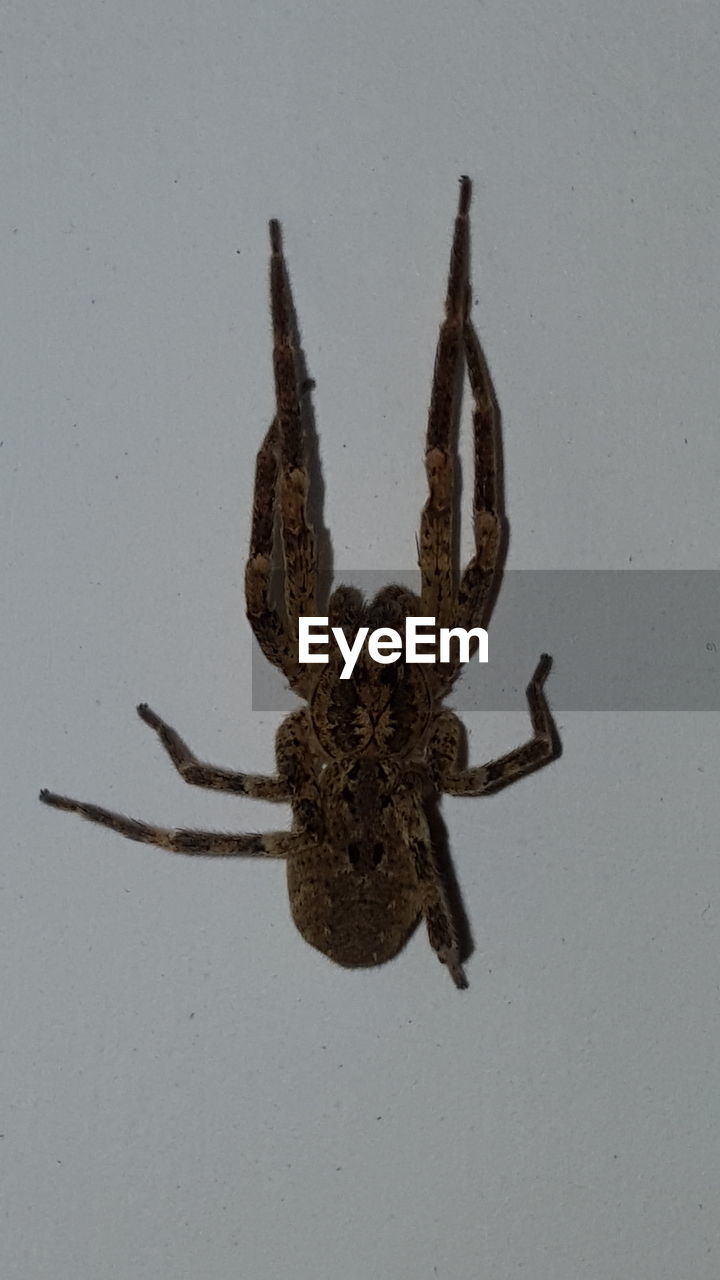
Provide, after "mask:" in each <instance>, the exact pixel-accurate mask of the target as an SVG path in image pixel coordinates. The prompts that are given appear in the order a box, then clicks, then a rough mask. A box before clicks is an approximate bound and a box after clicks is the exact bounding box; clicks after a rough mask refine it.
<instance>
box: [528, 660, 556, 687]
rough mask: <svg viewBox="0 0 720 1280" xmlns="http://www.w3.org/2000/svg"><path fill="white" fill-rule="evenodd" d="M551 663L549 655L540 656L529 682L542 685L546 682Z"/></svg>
mask: <svg viewBox="0 0 720 1280" xmlns="http://www.w3.org/2000/svg"><path fill="white" fill-rule="evenodd" d="M552 661H553V660H552V658H551V657H550V654H549V653H541V654H540V661H539V662H538V664H537V666H536V668H535V672H534V674H533V678H532V680H531V682H530V683H531V684H543V683H544V682H545V680H547V678H548V676H549V675H550V669H551V667H552Z"/></svg>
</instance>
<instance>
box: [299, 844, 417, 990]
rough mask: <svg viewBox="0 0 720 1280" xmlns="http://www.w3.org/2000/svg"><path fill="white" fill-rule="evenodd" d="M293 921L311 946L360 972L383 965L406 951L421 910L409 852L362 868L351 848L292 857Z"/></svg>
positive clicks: (317, 848)
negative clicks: (405, 947)
mask: <svg viewBox="0 0 720 1280" xmlns="http://www.w3.org/2000/svg"><path fill="white" fill-rule="evenodd" d="M288 890H289V895H290V910H291V912H292V916H293V920H294V921H295V924H296V926H297V928H298V929H299V931H300V933H301V934H302V936H303V938H304V939H305V941H306V942H309V943H310V945H311V946H312V947H315V948H316V949H317V950H318V951H322V953H323V954H324V955H326V956H329V957H330V959H331V960H334V961H335V962H336V963H337V964H340V965H343V966H344V967H345V968H349V969H354V968H361V967H363V966H370V965H375V964H382V963H383V961H385V960H390V959H392V957H393V956H395V955H397V953H398V952H399V951H400V950H401V948H402V946H403V944H404V943H405V941H406V940H407V937H408V935H409V933H410V932H411V931H412V929H413V928H414V927H415V925H416V924H417V921H418V917H419V915H420V911H421V903H420V901H419V894H418V884H417V879H416V876H415V874H414V868H413V864H412V860H411V856H410V852H409V850H407V849H405V850H403V849H402V848H400V849H395V850H393V851H392V852H391V853H389V854H388V855H387V856H386V857H385V858H383V859H382V861H381V862H380V863H379V865H378V866H376V867H372V868H371V869H368V868H367V867H366V866H363V867H362V868H360V867H359V866H358V865H353V863H352V862H351V861H350V859H349V858H348V853H347V850H346V849H336V848H334V847H333V846H332V845H327V844H317V845H309V846H308V847H306V848H303V849H302V850H301V851H299V852H297V853H295V854H293V856H292V857H290V858H289V859H288Z"/></svg>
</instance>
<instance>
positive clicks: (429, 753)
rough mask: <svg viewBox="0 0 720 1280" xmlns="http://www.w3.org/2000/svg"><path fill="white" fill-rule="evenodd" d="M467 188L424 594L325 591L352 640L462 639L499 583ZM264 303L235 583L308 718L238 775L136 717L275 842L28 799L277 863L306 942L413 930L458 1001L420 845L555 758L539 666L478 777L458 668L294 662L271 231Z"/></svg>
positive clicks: (293, 474) (184, 771) (297, 519)
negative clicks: (283, 826) (458, 453)
mask: <svg viewBox="0 0 720 1280" xmlns="http://www.w3.org/2000/svg"><path fill="white" fill-rule="evenodd" d="M470 191H471V184H470V180H469V178H467V177H463V178H461V179H460V199H459V206H458V211H457V216H456V219H455V230H454V237H453V243H452V251H451V257H450V269H449V276H448V285H447V297H446V303H445V316H444V320H443V323H442V326H441V329H440V335H439V340H438V346H437V354H436V359H435V371H434V377H433V384H432V393H431V398H430V410H429V420H428V428H427V442H426V452H425V466H426V471H427V481H428V488H429V496H428V499H427V501H426V503H425V506H424V508H423V511H422V516H421V525H420V539H419V544H418V552H419V565H420V571H421V583H422V585H421V592H420V595H419V596H417V595H415V594H414V593H413V592H411V591H409V590H407V589H406V588H404V587H400V586H396V585H391V586H386V587H384V588H383V589H382V590H381V591H379V592H378V594H377V595H376V596H375V598H374V599H373V600H372V601H369V602H367V601H366V600H365V599H364V598H363V597H362V595H361V594H360V593H359V592H358V591H356V590H355V589H354V588H350V587H345V586H339V587H337V588H336V589H335V590H334V591H333V592H332V593H331V595H330V598H329V600H328V602H327V606H326V608H327V614H328V618H329V624H330V626H338V627H341V628H342V630H343V632H344V634H345V635H346V638H347V639H349V640H352V638H353V636H354V635H355V633H356V632H357V629H358V628H359V627H360V626H363V625H365V626H369V627H371V628H380V627H397V626H398V624H399V625H400V626H402V624H403V621H404V619H405V618H406V617H409V616H418V615H420V616H430V617H433V618H434V619H435V621H436V625H437V626H463V627H465V628H468V629H469V628H471V627H473V626H475V625H477V624H478V623H479V622H480V621H483V620H485V619H486V617H487V616H489V613H490V611H491V608H492V603H493V598H494V592H495V589H496V586H497V583H498V578H499V573H500V572H501V569H502V560H503V550H504V543H505V524H504V518H503V514H502V509H501V492H500V479H499V475H498V471H499V448H500V445H499V440H498V426H497V422H496V413H495V400H494V393H493V391H492V386H491V383H490V378H489V374H488V372H487V369H486V365H485V361H484V357H483V355H482V351H481V349H480V344H479V341H478V339H477V337H476V335H475V333H474V330H473V327H472V323H471V321H470V318H469V299H470V290H469V276H468V270H469V268H468V260H469V217H468V211H469V206H470ZM270 245H271V262H270V293H271V309H272V328H273V367H274V376H275V391H276V406H277V407H276V414H275V417H274V419H273V421H272V423H271V425H270V428H269V430H268V432H267V435H266V436H265V439H264V441H263V443H262V445H261V448H260V451H259V453H258V455H257V463H256V472H255V493H254V503H253V513H252V525H251V537H250V556H249V559H248V561H247V566H246V571H245V589H246V599H247V616H248V619H249V622H250V625H251V627H252V629H253V631H254V633H255V636H256V637H257V640H258V642H259V644H260V647H261V649H262V651H263V653H264V654H265V655H266V657H267V658H268V659H269V660H270V662H271V663H273V664H274V665H275V666H276V667H278V668H279V669H280V670H281V671H282V672H283V674H284V675H285V677H286V679H287V681H288V683H289V685H290V687H291V688H292V689H293V690H294V692H295V693H296V694H298V695H299V696H300V697H301V698H302V699H303V700H304V701H305V702H306V704H307V705H306V706H304V707H302V708H301V709H300V710H298V711H294V712H293V713H292V714H290V715H289V716H287V718H286V719H285V720H284V721H283V722H282V724H281V725H280V728H279V730H278V732H277V738H276V759H277V772H276V773H275V774H274V775H272V776H267V777H266V776H261V775H257V774H248V773H235V772H233V771H231V770H228V769H223V768H217V767H216V766H214V765H211V764H204V763H202V762H201V761H200V760H198V759H197V758H196V756H195V755H193V753H192V752H191V751H190V750H189V748H188V747H187V746H186V745H185V743H184V742H183V740H182V739H181V738H180V736H179V734H178V733H176V731H175V730H174V729H172V728H171V727H170V726H169V725H168V724H166V722H165V721H164V720H162V719H161V718H160V716H158V715H156V714H155V712H154V711H151V709H150V707H148V706H147V705H146V704H145V703H142V704H141V705H140V706H139V707H138V708H137V710H138V714H139V715H140V717H141V719H142V720H144V721H145V723H146V724H147V725H149V726H150V728H151V729H154V730H155V732H156V733H157V735H158V737H159V739H160V741H161V743H162V745H163V746H164V748H165V750H166V751H167V753H168V755H169V756H170V759H171V760H172V762H173V764H174V766H175V768H176V769H177V770H178V772H179V774H180V776H181V777H182V778H183V779H184V780H185V782H189V783H192V784H193V785H194V786H200V787H208V788H210V789H211V790H215V791H229V792H233V793H235V794H236V795H244V796H253V797H256V798H257V799H262V800H278V801H286V802H289V803H290V804H291V806H292V813H293V822H292V829H291V830H290V831H272V832H266V833H265V834H262V835H258V834H242V835H226V834H221V833H219V832H206V831H190V830H167V829H165V828H162V827H156V826H151V825H150V824H149V823H146V822H139V821H136V820H135V819H134V818H127V817H124V816H123V815H122V814H118V813H113V812H111V811H110V810H108V809H101V808H99V807H98V806H97V805H94V804H85V803H83V802H82V801H79V800H71V799H68V798H67V797H65V796H60V795H56V794H54V793H53V792H50V791H41V792H40V799H41V800H42V801H44V803H45V804H49V805H53V806H54V807H55V808H56V809H65V810H68V811H70V812H73V813H78V814H80V815H81V816H82V817H84V818H88V819H89V820H90V821H91V822H98V823H101V824H102V825H104V826H107V827H111V828H112V829H113V830H114V831H118V832H120V834H121V835H124V836H127V837H128V838H129V839H131V840H139V841H143V842H144V843H146V844H154V845H159V846H160V848H162V849H168V850H171V851H173V852H176V853H186V854H202V855H218V856H224V857H233V856H252V857H271V858H285V860H286V864H287V876H288V890H289V898H290V908H291V911H292V915H293V918H294V921H295V924H296V925H297V928H298V929H299V931H300V933H301V934H302V935H303V937H304V938H305V939H306V940H307V942H309V943H310V944H311V945H312V946H313V947H316V948H317V949H318V950H319V951H321V952H323V953H324V954H325V955H326V956H328V957H329V958H330V959H331V960H334V961H336V962H337V963H338V964H340V965H343V966H345V967H348V968H354V967H361V966H371V965H378V964H382V963H384V962H385V961H387V960H389V959H391V958H392V957H393V956H395V955H396V954H397V953H398V952H399V951H400V949H401V948H402V946H403V945H404V943H405V942H406V940H407V938H408V937H409V935H410V933H411V932H412V931H413V929H414V928H415V926H416V925H417V923H418V921H419V920H420V919H421V918H424V920H425V924H426V927H427V932H428V938H429V941H430V945H431V946H432V948H433V950H434V951H435V952H436V954H437V956H438V958H439V960H440V961H441V962H442V963H443V964H444V965H446V966H447V969H448V970H449V972H450V975H451V977H452V979H453V981H454V982H455V984H456V986H457V987H459V988H462V987H465V986H467V982H466V978H465V974H464V971H463V967H462V959H463V955H462V954H461V946H460V942H459V936H458V925H457V918H456V916H455V915H454V912H453V909H452V907H451V902H450V897H449V893H448V885H447V883H446V881H445V878H444V875H443V873H442V870H441V866H440V863H439V859H438V852H437V849H436V848H435V847H434V842H433V837H432V835H431V824H430V818H431V815H432V810H433V806H434V804H435V803H436V801H437V800H438V798H439V797H440V795H441V794H442V793H445V794H447V795H453V796H482V795H488V794H490V793H492V792H496V791H499V790H500V788H502V787H505V786H507V785H508V784H509V783H511V782H515V781H517V780H518V779H519V778H522V777H524V776H525V774H528V773H531V772H532V771H533V770H535V769H539V768H541V767H542V766H543V765H546V764H548V763H549V762H550V761H551V760H553V759H554V758H555V757H556V756H557V755H558V754H559V752H560V745H559V742H558V739H557V735H556V731H555V726H554V723H553V720H552V716H551V713H550V710H549V708H548V705H547V702H546V699H545V694H544V691H543V686H544V683H545V680H546V677H547V675H548V672H549V670H550V665H551V659H550V658H549V656H548V655H547V654H543V655H542V657H541V658H540V661H539V663H538V666H537V669H536V670H535V673H534V675H533V677H532V679H531V681H530V683H529V685H528V687H527V701H528V707H529V712H530V720H531V723H532V737H531V738H530V739H529V741H527V742H526V743H525V744H524V745H523V746H521V747H518V748H517V749H516V750H514V751H511V752H509V753H508V754H507V755H504V756H501V757H500V758H499V759H496V760H493V761H492V762H491V763H489V764H484V765H478V766H475V767H472V768H466V767H464V766H463V764H462V745H463V740H464V739H463V728H462V725H461V722H460V721H459V719H458V718H457V717H456V716H455V714H454V713H453V712H452V711H450V710H448V709H447V708H445V707H443V705H442V702H443V699H444V698H445V697H446V696H447V694H448V693H449V691H450V689H451V688H452V685H453V683H454V681H455V680H456V678H457V676H458V674H459V671H460V660H459V656H458V657H457V658H455V657H454V655H451V660H450V661H449V662H446V663H445V664H443V665H432V666H431V665H426V664H423V665H416V664H409V663H407V662H404V661H403V660H402V657H400V660H399V661H397V662H395V663H394V664H393V665H382V666H380V665H378V664H377V663H376V662H374V661H373V660H372V659H371V658H370V657H369V656H368V654H367V652H364V654H363V655H361V657H360V659H359V661H358V663H357V665H356V667H355V669H354V672H353V674H352V678H351V679H349V680H341V679H340V666H341V663H340V660H339V658H338V657H337V656H335V657H333V655H332V653H331V655H330V657H329V659H328V662H327V664H326V665H324V666H318V665H315V664H313V665H309V664H306V663H301V662H300V661H299V649H298V625H297V619H298V617H299V616H317V615H318V612H319V603H320V602H319V600H318V592H319V587H318V556H317V548H316V538H315V533H314V530H313V527H312V523H311V521H310V517H309V515H308V501H307V500H308V488H309V481H308V471H307V465H306V460H305V447H304V432H303V412H302V397H303V393H304V391H305V387H306V384H303V383H301V380H300V374H299V356H298V351H297V348H296V343H295V329H294V320H293V317H294V310H293V304H292V298H291V294H290V286H289V282H288V277H287V270H286V266H285V261H284V257H283V249H282V239H281V233H280V226H279V224H278V223H277V222H276V221H275V220H273V221H272V222H270ZM464 367H465V368H466V369H467V373H468V380H469V383H470V388H471V391H472V398H473V405H474V408H473V431H474V453H475V457H474V470H475V481H474V497H473V516H474V521H473V527H474V539H475V554H474V555H473V557H472V559H471V560H470V562H469V564H468V565H467V566H466V568H465V569H464V571H463V572H462V573H459V571H458V569H457V565H456V560H457V556H456V549H455V548H456V541H455V535H456V518H457V512H456V509H455V507H456V504H455V501H454V470H455V448H454V427H455V424H456V419H457V413H458V401H459V396H460V392H461V382H462V375H463V368H464ZM276 544H279V550H280V551H281V561H282V579H283V593H282V594H283V600H282V602H281V603H277V602H276V601H275V600H274V595H273V591H272V589H271V584H272V572H273V570H272V566H273V555H274V551H275V550H276V549H277V548H276Z"/></svg>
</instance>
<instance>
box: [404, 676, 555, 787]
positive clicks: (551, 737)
mask: <svg viewBox="0 0 720 1280" xmlns="http://www.w3.org/2000/svg"><path fill="white" fill-rule="evenodd" d="M551 666H552V659H551V658H550V657H549V655H548V654H547V653H544V654H543V655H542V657H541V659H540V661H539V663H538V665H537V667H536V669H535V672H534V674H533V677H532V679H531V681H530V683H529V685H528V687H527V700H528V707H529V710H530V720H531V723H532V727H533V730H534V732H533V736H532V738H530V739H529V741H528V742H525V743H523V745H522V746H521V747H516V748H515V750H514V751H509V752H508V753H507V755H504V756H500V757H499V758H498V759H497V760H491V761H490V762H489V763H488V764H482V765H475V766H473V767H471V768H468V769H460V768H459V767H458V755H459V750H460V742H461V739H462V728H461V725H460V722H459V720H458V719H457V716H455V715H454V714H453V712H452V711H448V710H443V711H441V712H440V713H439V714H438V717H437V720H436V722H435V726H434V728H433V732H432V734H431V737H430V740H429V742H428V746H427V755H426V759H427V763H428V766H429V768H430V770H431V773H432V775H433V778H434V780H435V785H436V786H437V788H438V790H439V791H443V792H445V794H446V795H451V796H484V795H491V794H492V793H493V792H495V791H501V790H502V788H503V787H507V786H510V784H511V783H512V782H518V781H519V779H520V778H524V777H525V775H526V774H528V773H534V772H535V770H536V769H542V767H543V766H544V765H546V764H550V762H551V761H552V760H555V759H557V757H558V756H559V755H560V741H559V738H558V734H557V730H556V728H555V722H554V720H553V718H552V714H551V711H550V708H549V706H548V704H547V699H546V697H545V691H544V688H543V686H544V684H545V681H546V679H547V677H548V675H549V673H550V668H551Z"/></svg>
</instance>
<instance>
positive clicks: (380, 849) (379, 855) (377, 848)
mask: <svg viewBox="0 0 720 1280" xmlns="http://www.w3.org/2000/svg"><path fill="white" fill-rule="evenodd" d="M384 857H385V846H384V845H383V844H381V843H380V841H379V840H378V841H377V843H376V844H375V845H373V866H374V867H377V866H379V865H380V863H381V862H382V860H383V858H384Z"/></svg>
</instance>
